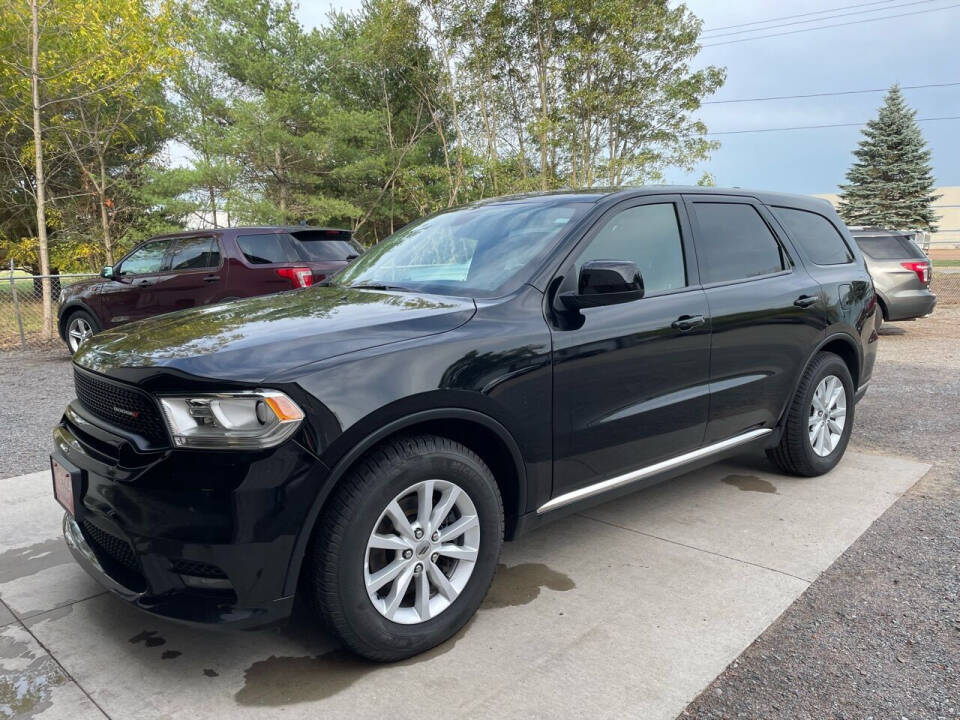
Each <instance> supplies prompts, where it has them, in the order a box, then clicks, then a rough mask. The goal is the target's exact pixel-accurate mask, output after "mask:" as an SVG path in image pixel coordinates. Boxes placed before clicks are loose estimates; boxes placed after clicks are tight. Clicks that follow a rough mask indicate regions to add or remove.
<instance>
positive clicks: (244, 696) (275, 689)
mask: <svg viewBox="0 0 960 720" xmlns="http://www.w3.org/2000/svg"><path fill="white" fill-rule="evenodd" d="M574 587H576V584H575V583H574V582H573V580H571V579H570V578H569V577H568V576H566V575H564V574H563V573H561V572H557V571H556V570H552V569H550V568H549V567H547V566H546V565H544V564H543V563H520V564H518V565H512V566H507V565H504V564H500V565H498V566H497V574H496V575H495V576H494V579H493V584H492V585H491V587H490V592H489V593H488V595H487V598H486V600H484V602H483V605H481V607H480V611H481V612H483V611H485V610H495V609H500V608H507V607H516V606H519V605H527V604H528V603H531V602H533V601H534V600H536V598H537V597H538V596H539V595H540V592H541V591H542V589H543V588H547V589H549V590H554V591H557V592H564V591H567V590H572V589H573V588H574ZM472 623H473V619H472V618H471V620H470V621H469V622H468V623H467V624H466V625H465V626H464V627H463V628H462V629H461V630H460V631H459V632H458V633H457V634H456V635H454V636H453V637H452V638H451V639H450V640H448V641H447V642H445V643H443V644H442V645H439V646H437V647H435V648H433V649H432V650H429V651H428V652H425V653H423V654H421V655H418V656H416V657H414V658H410V659H409V660H405V661H403V662H399V663H391V664H390V665H384V664H382V663H374V662H370V661H368V660H363V659H361V658H359V657H357V656H356V655H354V654H352V653H350V652H349V651H347V650H343V649H339V648H338V649H336V650H330V651H329V652H325V653H323V654H321V655H317V656H309V655H307V656H303V657H277V656H271V657H269V658H267V659H266V660H261V661H259V662H256V663H254V664H253V665H251V666H250V667H249V668H247V670H246V672H245V673H244V686H243V688H242V689H241V690H240V691H239V692H238V693H237V694H236V696H235V698H236V701H237V702H238V703H240V704H241V705H254V706H281V705H287V704H291V703H303V702H313V701H317V700H323V699H325V698H328V697H331V696H333V695H336V694H337V693H339V692H341V691H343V690H346V689H347V688H348V687H350V686H351V685H353V684H354V683H356V682H357V681H358V680H360V679H361V678H363V677H366V676H367V675H369V674H371V673H376V672H385V671H387V670H388V668H397V667H409V666H411V665H417V664H419V663H423V662H428V661H430V660H432V659H433V658H436V657H439V656H440V655H443V654H445V653H448V652H450V651H451V650H452V649H453V648H454V646H455V645H456V644H457V641H458V640H459V639H460V638H461V637H462V636H463V635H464V633H466V632H467V631H468V629H469V627H470V625H471V624H472ZM204 673H205V674H206V671H204Z"/></svg>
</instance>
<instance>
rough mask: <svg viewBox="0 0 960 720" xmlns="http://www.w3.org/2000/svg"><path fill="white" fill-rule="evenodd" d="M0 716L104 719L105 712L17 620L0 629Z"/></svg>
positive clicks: (81, 719)
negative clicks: (16, 622)
mask: <svg viewBox="0 0 960 720" xmlns="http://www.w3.org/2000/svg"><path fill="white" fill-rule="evenodd" d="M0 717H5V718H6V717H15V718H46V719H47V720H61V719H62V720H88V719H90V720H92V719H94V718H96V720H103V718H104V715H103V713H101V712H100V711H99V710H98V709H97V707H96V706H95V705H94V704H93V703H92V702H91V701H90V699H89V698H88V697H87V696H86V695H84V694H83V691H82V690H81V689H80V688H79V687H78V686H77V684H76V683H74V682H73V681H72V680H70V678H69V677H67V676H66V675H65V674H64V672H63V671H62V670H61V669H60V667H59V666H58V665H57V663H56V662H55V661H54V660H53V658H52V657H50V655H48V654H47V653H46V652H44V650H43V648H41V647H40V645H39V644H38V643H37V641H36V640H35V639H34V638H33V637H31V635H30V633H28V632H27V631H26V630H24V629H23V627H21V626H20V625H19V624H16V625H9V626H7V627H5V628H2V629H0Z"/></svg>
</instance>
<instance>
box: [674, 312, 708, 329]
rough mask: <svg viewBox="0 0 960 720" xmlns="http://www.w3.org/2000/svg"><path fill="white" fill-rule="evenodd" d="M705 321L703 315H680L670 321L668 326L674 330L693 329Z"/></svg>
mask: <svg viewBox="0 0 960 720" xmlns="http://www.w3.org/2000/svg"><path fill="white" fill-rule="evenodd" d="M705 322H706V320H704V319H703V315H681V316H680V317H678V318H677V319H676V320H674V321H673V322H672V323H670V327H672V328H673V329H674V330H680V331H681V332H686V331H687V330H693V328H695V327H700V326H701V325H703V324H704V323H705Z"/></svg>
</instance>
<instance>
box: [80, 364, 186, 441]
mask: <svg viewBox="0 0 960 720" xmlns="http://www.w3.org/2000/svg"><path fill="white" fill-rule="evenodd" d="M73 381H74V385H75V387H76V390H77V398H78V399H79V400H80V404H81V405H83V407H84V408H86V409H87V410H89V411H90V412H91V413H93V414H94V415H96V416H97V417H98V418H100V419H101V420H106V421H107V422H108V423H110V424H112V425H116V426H117V427H119V428H122V429H124V430H129V431H130V432H134V433H136V434H137V435H141V436H143V437H145V438H146V439H147V440H150V441H152V442H155V443H159V444H166V443H167V429H166V426H165V425H164V423H163V418H162V417H160V410H159V409H158V408H157V404H156V402H155V401H154V399H153V398H152V397H151V396H150V395H148V394H147V393H145V392H143V391H142V390H140V389H139V388H136V387H134V386H132V385H126V384H124V383H118V382H116V381H113V380H108V379H106V378H103V377H100V376H99V375H94V374H92V373H88V372H85V371H83V370H80V369H79V368H74V369H73Z"/></svg>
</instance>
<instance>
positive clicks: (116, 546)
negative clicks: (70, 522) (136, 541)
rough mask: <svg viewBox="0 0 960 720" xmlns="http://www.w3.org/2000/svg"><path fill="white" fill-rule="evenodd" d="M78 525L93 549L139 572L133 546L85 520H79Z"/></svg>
mask: <svg viewBox="0 0 960 720" xmlns="http://www.w3.org/2000/svg"><path fill="white" fill-rule="evenodd" d="M80 525H81V528H82V529H83V534H84V536H85V537H86V538H87V542H89V543H90V544H91V545H93V546H94V549H95V550H99V551H100V553H101V554H102V555H106V556H107V557H109V558H110V559H111V560H113V561H114V562H117V563H119V564H120V565H123V567H125V568H127V569H128V570H132V571H133V572H135V573H139V572H140V564H139V563H138V562H137V556H136V555H134V553H133V548H132V547H130V544H129V543H128V542H127V541H126V540H122V539H120V538H118V537H116V536H115V535H111V534H110V533H108V532H106V531H105V530H101V529H100V528H98V527H97V526H96V525H93V524H92V523H88V522H87V521H85V520H84V521H81V523H80Z"/></svg>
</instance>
